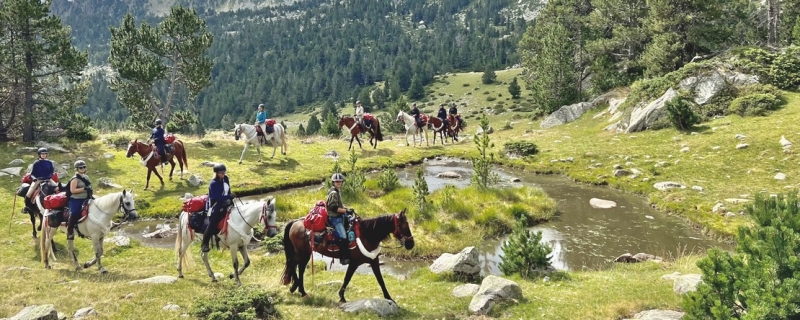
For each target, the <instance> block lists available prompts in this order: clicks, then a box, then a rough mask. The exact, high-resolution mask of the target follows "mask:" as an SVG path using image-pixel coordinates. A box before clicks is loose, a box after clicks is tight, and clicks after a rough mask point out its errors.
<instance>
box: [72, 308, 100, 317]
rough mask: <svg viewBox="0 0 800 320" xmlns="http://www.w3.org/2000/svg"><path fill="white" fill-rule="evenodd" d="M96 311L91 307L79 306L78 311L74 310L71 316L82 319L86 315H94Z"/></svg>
mask: <svg viewBox="0 0 800 320" xmlns="http://www.w3.org/2000/svg"><path fill="white" fill-rule="evenodd" d="M96 314H97V311H94V308H92V307H86V308H80V309H78V311H75V314H74V315H73V316H72V318H73V319H82V318H85V317H88V316H92V315H96Z"/></svg>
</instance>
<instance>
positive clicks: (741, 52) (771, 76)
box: [733, 46, 800, 90]
mask: <svg viewBox="0 0 800 320" xmlns="http://www.w3.org/2000/svg"><path fill="white" fill-rule="evenodd" d="M733 52H734V54H735V55H737V56H738V57H739V58H740V59H739V60H738V61H736V63H737V65H738V66H739V67H742V68H744V70H745V71H746V72H751V73H755V74H757V75H758V77H759V80H760V81H762V82H764V83H769V84H772V85H775V86H776V87H778V88H781V89H784V90H787V89H795V88H797V86H798V85H800V48H798V47H796V46H792V47H788V48H786V49H784V50H782V51H780V52H771V51H769V50H767V49H764V48H759V47H743V48H737V49H735V50H734V51H733Z"/></svg>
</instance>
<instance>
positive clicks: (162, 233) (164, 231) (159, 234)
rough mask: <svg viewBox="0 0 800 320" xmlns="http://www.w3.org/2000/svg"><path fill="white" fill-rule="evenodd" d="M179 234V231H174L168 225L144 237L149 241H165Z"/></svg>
mask: <svg viewBox="0 0 800 320" xmlns="http://www.w3.org/2000/svg"><path fill="white" fill-rule="evenodd" d="M177 234H178V229H172V228H170V227H169V225H168V224H163V228H161V229H158V230H156V231H153V232H150V233H147V234H145V235H144V236H143V237H144V238H147V239H163V238H170V237H173V236H175V235H177Z"/></svg>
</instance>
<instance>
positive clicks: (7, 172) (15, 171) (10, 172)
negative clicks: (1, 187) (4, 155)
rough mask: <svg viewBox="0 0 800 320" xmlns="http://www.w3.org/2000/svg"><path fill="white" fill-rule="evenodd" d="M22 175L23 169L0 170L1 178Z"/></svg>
mask: <svg viewBox="0 0 800 320" xmlns="http://www.w3.org/2000/svg"><path fill="white" fill-rule="evenodd" d="M20 173H22V167H11V168H5V169H2V170H0V176H5V175H8V176H14V177H19V175H20Z"/></svg>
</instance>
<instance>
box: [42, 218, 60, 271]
mask: <svg viewBox="0 0 800 320" xmlns="http://www.w3.org/2000/svg"><path fill="white" fill-rule="evenodd" d="M49 220H50V217H49V216H44V218H43V219H42V236H41V237H39V253H41V255H42V263H44V264H47V259H48V258H53V260H55V258H56V255H55V254H54V253H53V247H52V246H51V245H50V221H49Z"/></svg>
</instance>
